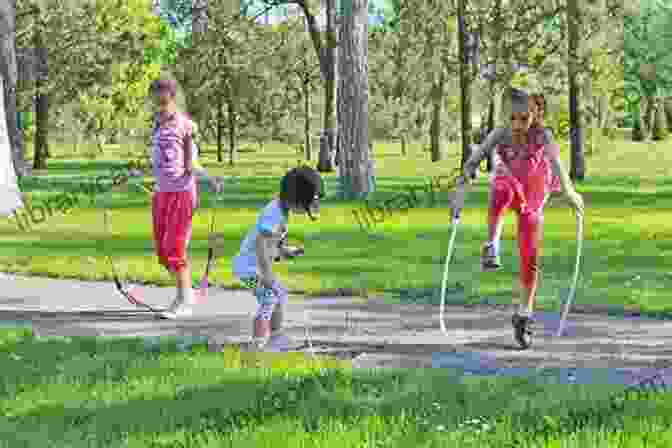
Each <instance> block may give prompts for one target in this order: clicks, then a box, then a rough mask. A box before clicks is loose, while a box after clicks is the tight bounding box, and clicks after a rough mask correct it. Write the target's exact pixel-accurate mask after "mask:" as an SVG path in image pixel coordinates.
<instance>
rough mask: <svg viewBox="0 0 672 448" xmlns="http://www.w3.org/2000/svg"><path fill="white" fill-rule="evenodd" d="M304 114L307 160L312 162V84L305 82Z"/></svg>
mask: <svg viewBox="0 0 672 448" xmlns="http://www.w3.org/2000/svg"><path fill="white" fill-rule="evenodd" d="M303 112H304V116H305V120H306V121H305V123H304V128H303V133H304V138H305V140H306V143H305V145H306V147H305V150H306V160H310V155H311V154H310V153H311V148H310V82H309V81H304V83H303Z"/></svg>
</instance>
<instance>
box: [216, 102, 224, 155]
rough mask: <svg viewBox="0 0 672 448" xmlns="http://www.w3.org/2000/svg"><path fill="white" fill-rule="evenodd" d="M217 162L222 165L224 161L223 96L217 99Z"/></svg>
mask: <svg viewBox="0 0 672 448" xmlns="http://www.w3.org/2000/svg"><path fill="white" fill-rule="evenodd" d="M216 121H217V161H218V162H219V163H222V162H223V161H224V145H223V143H222V140H224V132H223V131H224V124H225V123H224V101H223V100H222V96H221V95H219V96H218V97H217V120H216Z"/></svg>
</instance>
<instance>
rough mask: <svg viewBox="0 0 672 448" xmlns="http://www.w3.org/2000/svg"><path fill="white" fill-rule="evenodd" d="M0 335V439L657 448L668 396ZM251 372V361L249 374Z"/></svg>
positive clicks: (666, 434) (26, 443)
mask: <svg viewBox="0 0 672 448" xmlns="http://www.w3.org/2000/svg"><path fill="white" fill-rule="evenodd" d="M247 356H248V357H246V356H245V355H243V354H241V353H239V352H234V351H227V352H225V353H209V352H207V350H206V349H205V347H201V348H198V347H196V348H194V349H193V351H189V352H181V351H179V350H178V349H177V347H176V345H175V344H174V343H173V344H171V343H170V342H168V341H164V342H163V343H162V345H161V347H160V349H159V350H154V351H151V352H148V351H147V350H146V349H145V347H144V345H143V342H142V341H141V340H132V339H125V340H115V339H94V338H39V337H35V336H34V335H33V334H32V332H31V331H30V330H28V329H25V328H3V329H0V365H2V366H3V372H2V376H0V415H3V418H2V419H0V447H2V448H10V447H11V448H23V447H36V448H42V447H47V446H48V447H54V448H57V447H58V448H60V447H63V448H65V447H67V448H78V447H122V446H123V447H129V448H135V447H137V448H148V447H164V448H167V447H175V448H177V447H194V448H195V447H198V448H208V447H218V448H219V447H236V448H240V447H243V448H244V447H250V448H252V447H254V448H260V447H273V448H278V447H329V448H331V447H333V448H350V447H351V448H359V447H400V448H401V447H404V448H406V447H414V448H415V447H417V448H421V447H426V448H429V447H458V446H459V447H465V446H466V447H479V448H488V447H514V446H515V447H576V448H584V447H595V448H598V447H605V448H606V447H609V448H612V447H667V446H670V444H672V430H670V427H671V423H672V404H670V403H671V402H670V400H669V397H668V396H667V395H668V394H667V393H665V394H663V393H658V394H655V395H648V396H637V395H630V396H627V397H626V396H625V395H624V394H623V388H622V387H621V388H618V387H617V386H608V385H602V386H601V385H591V386H590V387H583V386H569V385H557V384H556V385H545V386H544V385H541V384H535V383H534V382H531V381H529V380H525V379H521V378H498V379H493V378H484V377H467V378H464V377H463V379H460V380H458V379H457V378H455V380H454V381H453V380H451V377H450V375H449V373H450V372H448V371H445V370H439V369H437V370H433V369H427V370H423V369H408V370H404V371H386V372H385V373H374V372H373V371H356V372H355V371H352V370H348V369H343V368H341V369H337V367H338V362H337V361H328V360H317V361H314V360H309V359H307V358H304V357H303V356H302V355H298V354H297V355H295V356H291V357H286V356H285V357H272V356H270V355H268V354H266V355H263V356H265V357H264V358H261V357H260V356H262V355H260V354H257V356H258V357H257V358H254V355H251V354H247ZM250 367H256V368H250Z"/></svg>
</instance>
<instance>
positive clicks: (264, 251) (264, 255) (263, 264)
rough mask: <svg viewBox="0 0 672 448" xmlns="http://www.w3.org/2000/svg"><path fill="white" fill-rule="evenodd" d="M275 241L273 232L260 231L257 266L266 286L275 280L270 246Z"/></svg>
mask: <svg viewBox="0 0 672 448" xmlns="http://www.w3.org/2000/svg"><path fill="white" fill-rule="evenodd" d="M272 241H273V234H272V233H266V232H264V233H262V232H259V235H258V236H257V266H258V267H259V273H260V274H261V280H262V282H263V283H265V285H264V286H270V285H269V283H271V282H272V281H273V269H272V266H273V264H272V262H271V255H272V254H271V250H270V246H271V244H272Z"/></svg>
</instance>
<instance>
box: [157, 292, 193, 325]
mask: <svg viewBox="0 0 672 448" xmlns="http://www.w3.org/2000/svg"><path fill="white" fill-rule="evenodd" d="M192 305H193V303H186V302H185V300H184V299H183V298H181V297H178V298H176V299H175V301H173V303H172V305H170V306H169V307H168V309H167V310H165V311H163V312H161V313H159V317H160V318H162V319H168V320H175V319H178V318H180V317H190V316H191V315H192V314H193V309H192V308H191V307H192Z"/></svg>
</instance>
